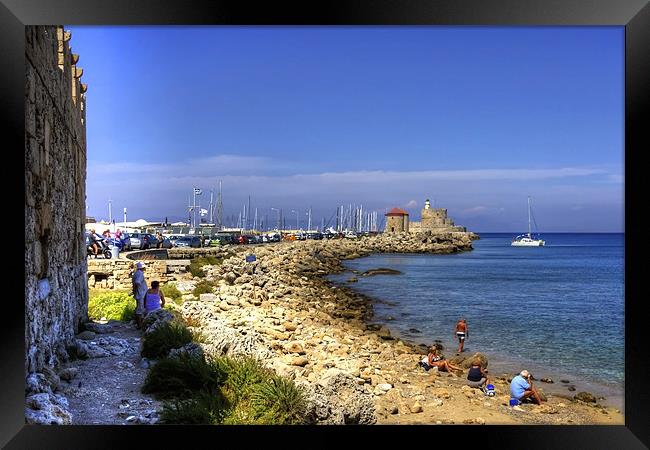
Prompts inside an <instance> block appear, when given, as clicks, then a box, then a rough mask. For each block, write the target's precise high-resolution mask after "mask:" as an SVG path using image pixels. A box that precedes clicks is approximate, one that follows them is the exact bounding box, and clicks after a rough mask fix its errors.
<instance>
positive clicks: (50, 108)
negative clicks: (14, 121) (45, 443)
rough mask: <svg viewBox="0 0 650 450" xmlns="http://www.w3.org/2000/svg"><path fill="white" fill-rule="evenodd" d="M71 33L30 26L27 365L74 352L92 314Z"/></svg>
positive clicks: (80, 93)
mask: <svg viewBox="0 0 650 450" xmlns="http://www.w3.org/2000/svg"><path fill="white" fill-rule="evenodd" d="M70 37H71V36H70V33H66V32H64V30H63V28H62V27H59V26H27V27H25V70H26V78H25V80H26V85H25V371H26V372H36V371H40V370H41V369H42V368H44V367H45V366H55V365H57V363H58V362H59V361H60V359H63V358H66V357H67V353H66V352H65V346H66V345H67V344H68V343H70V342H72V340H73V338H74V334H75V333H76V331H77V330H78V328H79V325H80V324H81V323H83V322H85V321H86V320H87V310H88V307H87V305H88V291H87V286H86V249H85V245H84V237H83V224H84V218H85V213H86V207H85V204H86V199H85V196H86V187H85V186H86V124H85V121H86V114H85V109H86V108H85V103H86V100H85V95H84V92H85V90H86V87H85V85H82V84H81V82H80V80H79V79H80V77H81V74H82V69H81V68H79V67H77V65H76V63H77V60H78V58H79V57H78V55H75V54H73V53H72V52H71V49H70V46H69V40H70Z"/></svg>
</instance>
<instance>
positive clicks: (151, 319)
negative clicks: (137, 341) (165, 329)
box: [144, 308, 174, 334]
mask: <svg viewBox="0 0 650 450" xmlns="http://www.w3.org/2000/svg"><path fill="white" fill-rule="evenodd" d="M173 318H174V316H173V315H172V313H170V312H169V311H167V310H166V309H162V308H161V309H157V310H155V311H151V312H150V313H148V314H147V315H146V316H145V317H144V333H145V334H149V333H151V332H152V331H154V330H155V329H157V328H158V327H159V326H161V325H162V324H164V323H165V322H169V321H171V320H172V319H173Z"/></svg>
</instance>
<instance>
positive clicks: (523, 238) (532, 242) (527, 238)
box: [510, 196, 544, 247]
mask: <svg viewBox="0 0 650 450" xmlns="http://www.w3.org/2000/svg"><path fill="white" fill-rule="evenodd" d="M530 217H531V212H530V196H529V197H528V233H527V234H520V235H519V236H517V237H515V238H514V239H513V240H512V243H511V244H510V245H512V246H513V247H542V246H543V245H544V241H543V240H541V239H534V238H533V235H532V234H531V231H530Z"/></svg>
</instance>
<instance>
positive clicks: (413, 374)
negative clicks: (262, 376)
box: [178, 232, 623, 424]
mask: <svg viewBox="0 0 650 450" xmlns="http://www.w3.org/2000/svg"><path fill="white" fill-rule="evenodd" d="M475 238H477V236H476V235H473V234H471V233H444V234H430V233H426V232H425V233H410V234H409V233H404V234H385V235H381V236H377V237H364V238H361V239H357V240H347V239H344V240H334V241H302V242H292V243H279V244H276V245H273V246H257V247H247V248H237V247H235V248H232V249H230V250H229V251H233V252H234V254H233V256H231V257H229V258H227V259H224V261H223V263H222V264H221V265H217V266H205V267H204V269H203V270H204V272H205V278H204V279H205V280H208V281H210V282H212V283H214V288H213V292H212V293H208V294H201V298H200V300H199V301H187V302H185V303H184V304H183V305H182V306H180V307H179V311H180V313H181V314H182V315H183V316H184V317H185V318H186V319H188V320H190V321H192V322H193V323H194V324H195V327H193V328H194V329H195V331H199V332H201V334H202V335H203V336H204V337H205V340H206V342H205V343H203V344H201V345H202V346H203V347H204V350H205V351H207V352H216V353H219V354H228V355H232V356H234V355H238V354H246V355H253V356H256V357H258V358H259V359H260V360H262V361H264V363H265V364H266V365H267V366H269V367H272V368H273V369H274V370H275V371H276V372H277V373H278V374H280V375H283V376H287V377H289V378H291V379H293V380H294V382H295V383H296V384H297V385H299V386H302V387H303V388H304V389H305V390H306V392H307V394H308V398H309V400H310V404H311V407H312V409H311V411H312V413H313V415H314V416H315V418H316V419H315V422H316V423H323V424H328V423H362V424H369V423H432V424H435V423H576V424H586V423H617V424H620V423H623V421H622V416H621V415H620V412H616V410H615V409H613V408H609V409H608V408H604V407H603V406H602V405H600V404H598V403H597V402H595V403H591V402H583V401H579V400H575V401H574V400H572V399H567V398H556V397H554V396H549V402H548V403H546V404H545V405H544V406H541V407H535V406H533V405H530V406H529V405H526V406H525V408H527V409H524V411H526V412H530V414H526V413H518V412H513V411H512V410H510V408H508V407H507V406H505V405H506V404H507V401H508V380H507V378H505V377H499V378H500V379H499V378H497V379H496V380H495V382H494V383H495V385H496V386H497V390H498V392H499V396H498V397H493V398H488V397H485V398H483V396H482V394H481V395H479V394H480V392H479V391H476V390H474V389H469V388H467V387H466V386H464V385H465V375H463V376H460V377H457V376H456V375H452V374H446V373H441V374H437V373H431V372H429V373H427V372H424V371H423V370H422V369H421V368H419V367H418V366H417V362H418V361H419V360H420V359H421V357H422V349H420V348H419V347H418V346H416V345H412V344H409V343H407V342H404V341H402V340H400V339H396V338H394V337H393V336H392V335H391V333H390V330H389V329H388V328H387V327H385V326H377V325H373V324H370V323H369V322H370V321H371V320H372V316H373V310H372V304H373V300H372V299H370V298H368V297H366V296H364V295H362V294H360V293H357V292H355V291H353V290H352V289H349V288H347V287H342V286H336V285H334V284H333V283H331V282H329V281H328V280H326V279H325V278H324V276H325V275H328V274H332V273H338V272H341V271H343V270H345V269H344V267H343V265H342V261H344V260H347V259H354V258H359V257H362V256H367V255H370V254H372V253H388V252H391V253H437V254H451V253H456V252H461V251H469V250H471V248H472V245H471V243H472V240H473V239H475ZM250 253H254V254H255V255H256V261H255V262H252V263H246V262H245V256H246V255H247V254H250ZM198 280H199V279H195V280H193V281H188V282H183V283H179V285H178V288H179V290H181V291H182V292H188V293H189V292H191V290H192V288H193V286H194V285H195V283H196V282H197V281H198ZM189 296H190V295H189V294H188V297H189ZM470 356H472V355H464V356H463V357H464V358H468V357H470ZM463 357H461V359H463ZM457 362H459V363H462V361H457ZM477 408H478V409H477ZM475 409H477V410H476V411H474V410H475ZM477 414H478V415H477ZM522 414H523V415H522ZM476 417H478V418H479V419H480V420H478V421H474V419H475V418H476ZM470 419H471V420H472V421H470V422H468V420H470Z"/></svg>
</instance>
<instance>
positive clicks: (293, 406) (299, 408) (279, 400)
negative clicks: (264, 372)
mask: <svg viewBox="0 0 650 450" xmlns="http://www.w3.org/2000/svg"><path fill="white" fill-rule="evenodd" d="M251 406H252V408H253V410H254V411H255V413H256V420H257V421H258V422H259V423H265V424H272V425H289V424H300V423H303V422H304V417H305V412H306V410H307V400H306V399H305V395H304V394H303V392H302V391H301V390H300V389H298V387H297V386H296V385H295V384H294V382H293V381H291V380H289V379H287V378H282V377H279V376H274V377H273V378H271V379H270V380H268V381H266V382H265V383H262V384H259V385H257V386H256V387H255V390H254V391H253V393H252V395H251Z"/></svg>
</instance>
